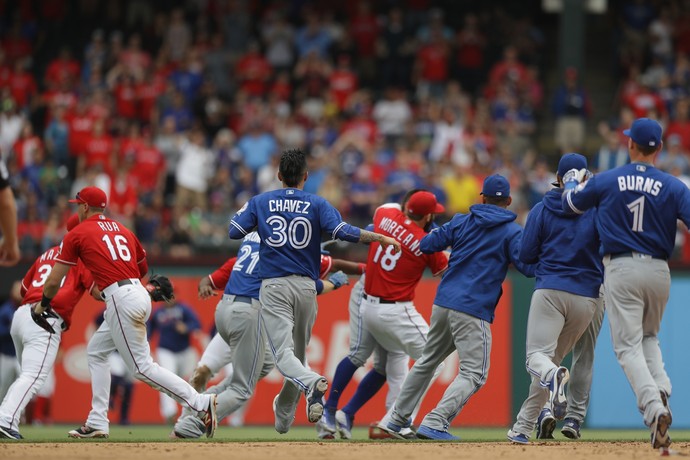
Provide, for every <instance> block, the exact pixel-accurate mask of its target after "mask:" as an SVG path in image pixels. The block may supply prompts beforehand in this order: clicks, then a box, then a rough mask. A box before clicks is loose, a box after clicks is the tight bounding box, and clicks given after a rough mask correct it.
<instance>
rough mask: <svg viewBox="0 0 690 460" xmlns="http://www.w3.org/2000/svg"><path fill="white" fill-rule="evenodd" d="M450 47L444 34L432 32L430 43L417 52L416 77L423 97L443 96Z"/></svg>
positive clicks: (436, 31)
mask: <svg viewBox="0 0 690 460" xmlns="http://www.w3.org/2000/svg"><path fill="white" fill-rule="evenodd" d="M448 61H449V49H448V44H447V43H446V40H445V39H444V38H443V34H442V33H441V32H439V31H438V30H433V31H432V32H431V38H430V40H429V43H428V44H426V45H424V46H422V47H421V48H420V49H419V51H418V53H417V61H416V62H415V69H414V78H415V82H416V83H417V92H418V94H419V95H420V96H421V97H428V96H431V97H433V98H435V99H438V98H441V97H442V96H443V92H444V90H445V84H446V81H447V80H448Z"/></svg>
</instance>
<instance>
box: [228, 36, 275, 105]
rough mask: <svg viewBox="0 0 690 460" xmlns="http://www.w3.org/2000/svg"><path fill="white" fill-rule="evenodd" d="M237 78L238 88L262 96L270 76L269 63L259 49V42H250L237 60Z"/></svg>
mask: <svg viewBox="0 0 690 460" xmlns="http://www.w3.org/2000/svg"><path fill="white" fill-rule="evenodd" d="M236 70H237V78H238V80H239V82H240V89H241V90H242V91H246V92H247V93H248V94H250V95H252V96H258V97H260V96H263V95H264V93H265V92H266V88H267V86H266V83H267V81H268V79H269V78H270V77H271V65H270V64H269V63H268V61H267V60H266V58H265V57H263V55H262V54H261V51H260V50H259V44H258V43H256V42H252V43H250V44H249V46H248V47H247V53H246V54H245V55H244V56H242V57H241V58H240V60H239V61H238V62H237V67H236Z"/></svg>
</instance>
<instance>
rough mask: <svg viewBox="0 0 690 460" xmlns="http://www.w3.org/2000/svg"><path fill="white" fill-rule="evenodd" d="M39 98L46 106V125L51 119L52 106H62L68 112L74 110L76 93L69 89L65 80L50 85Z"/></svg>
mask: <svg viewBox="0 0 690 460" xmlns="http://www.w3.org/2000/svg"><path fill="white" fill-rule="evenodd" d="M41 99H42V101H41V102H42V104H43V105H44V106H45V108H46V114H45V124H46V126H47V125H48V123H50V121H51V120H52V119H53V108H54V107H62V108H63V109H65V110H67V111H68V112H70V111H72V110H74V108H75V107H76V105H77V95H76V94H75V93H74V91H72V90H71V89H70V85H69V83H68V82H67V81H63V82H62V83H60V84H59V85H54V86H51V87H50V89H48V91H46V92H45V93H43V95H42V97H41Z"/></svg>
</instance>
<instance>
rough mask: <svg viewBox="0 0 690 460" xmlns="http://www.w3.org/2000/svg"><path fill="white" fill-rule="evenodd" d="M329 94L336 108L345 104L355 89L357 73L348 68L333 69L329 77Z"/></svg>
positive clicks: (342, 107) (343, 106)
mask: <svg viewBox="0 0 690 460" xmlns="http://www.w3.org/2000/svg"><path fill="white" fill-rule="evenodd" d="M329 83H330V86H331V94H332V95H333V99H334V100H335V103H336V104H337V105H338V108H340V109H341V110H342V109H344V108H345V106H346V105H347V101H348V99H350V96H352V93H354V92H355V91H356V90H357V75H355V73H354V72H351V71H349V70H335V71H334V72H333V73H331V76H330V77H329Z"/></svg>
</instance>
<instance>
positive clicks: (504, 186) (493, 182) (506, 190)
mask: <svg viewBox="0 0 690 460" xmlns="http://www.w3.org/2000/svg"><path fill="white" fill-rule="evenodd" d="M480 195H484V196H501V197H508V196H510V184H509V183H508V179H506V178H505V177H503V176H501V175H500V174H494V175H492V176H489V177H487V178H486V179H484V186H483V187H482V192H481V193H480Z"/></svg>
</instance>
